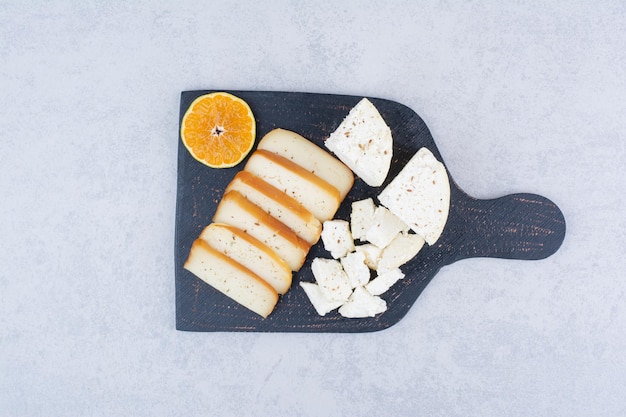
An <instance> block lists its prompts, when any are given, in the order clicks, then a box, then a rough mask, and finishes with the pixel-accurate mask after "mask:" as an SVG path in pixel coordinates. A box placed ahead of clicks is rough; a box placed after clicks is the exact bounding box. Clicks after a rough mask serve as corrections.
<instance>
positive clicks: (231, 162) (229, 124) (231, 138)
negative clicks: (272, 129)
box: [180, 92, 256, 168]
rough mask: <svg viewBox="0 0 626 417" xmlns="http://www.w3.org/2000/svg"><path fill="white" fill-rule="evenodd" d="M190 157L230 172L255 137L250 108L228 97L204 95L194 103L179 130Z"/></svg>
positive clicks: (246, 152) (234, 97) (222, 93)
mask: <svg viewBox="0 0 626 417" xmlns="http://www.w3.org/2000/svg"><path fill="white" fill-rule="evenodd" d="M180 137H181V139H182V141H183V144H184V145H185V147H186V148H187V150H188V151H189V153H190V154H191V155H192V156H193V157H194V158H195V159H196V160H197V161H199V162H201V163H203V164H205V165H207V166H210V167H211V168H229V167H232V166H235V165H237V164H238V163H239V162H241V161H243V159H244V158H245V157H246V155H248V153H249V152H250V150H251V149H252V146H253V145H254V140H255V137H256V123H255V120H254V115H253V114H252V110H250V106H248V104H247V103H246V102H245V101H243V100H242V99H240V98H239V97H236V96H234V95H232V94H229V93H224V92H219V93H211V94H205V95H202V96H200V97H198V98H197V99H195V100H194V101H193V103H191V105H190V106H189V108H188V109H187V112H185V115H184V116H183V120H182V123H181V127H180Z"/></svg>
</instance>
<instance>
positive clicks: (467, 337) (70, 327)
mask: <svg viewBox="0 0 626 417" xmlns="http://www.w3.org/2000/svg"><path fill="white" fill-rule="evenodd" d="M127 3H128V4H127ZM200 3H201V2H196V1H183V2H165V1H163V2H161V1H144V2H141V1H137V2H118V1H115V2H105V1H101V2H97V1H90V2H69V1H67V2H64V1H52V2H40V1H32V2H22V1H17V0H9V1H3V2H2V5H1V7H0V9H1V10H0V193H1V196H0V217H1V219H2V220H1V221H0V237H1V238H2V242H3V243H2V251H1V252H0V416H7V417H8V416H12V417H18V416H112V415H129V416H131V415H132V416H151V417H153V416H185V417H189V416H200V415H202V416H235V415H239V416H321V415H323V416H347V415H376V416H382V415H393V416H447V417H449V416H483V417H485V416H494V417H496V416H497V417H501V416H519V417H527V416H550V417H554V416H568V417H573V416H580V417H587V416H601V417H623V416H624V415H626V396H625V395H624V391H623V386H624V383H625V382H626V354H625V352H626V303H625V301H626V261H625V260H624V253H625V252H626V232H625V230H626V215H625V214H624V205H625V203H626V198H625V197H624V190H625V186H624V182H625V180H626V168H625V166H624V165H625V164H626V117H625V116H626V5H625V3H624V2H623V1H575V2H566V1H552V2H542V1H536V2H500V1H486V2H479V1H467V2H445V1H441V2H431V1H427V2H413V1H369V2H365V1H362V2H357V1H343V2H334V1H310V2H305V1H272V2H252V1H250V2H243V1H239V2H234V1H212V2H205V4H200ZM203 88H218V89H255V90H286V91H308V92H322V93H341V94H354V95H369V96H377V97H383V98H387V99H391V100H395V101H399V102H401V103H403V104H406V105H407V106H409V107H411V108H412V109H414V110H415V111H417V112H418V113H419V114H420V115H421V116H422V117H423V118H424V119H425V121H426V123H427V124H428V126H429V127H430V129H431V131H432V133H433V136H434V137H435V140H436V142H437V145H438V147H439V150H440V151H441V153H442V155H443V156H444V158H445V160H446V163H447V165H448V167H449V169H450V171H451V172H452V174H453V176H454V178H455V179H456V180H457V181H458V182H459V185H460V186H461V187H462V188H463V189H464V190H465V191H467V192H468V193H470V194H472V195H474V196H476V197H480V198H489V197H497V196H500V195H503V194H508V193H512V192H534V193H537V194H541V195H545V196H547V197H549V198H551V199H552V200H553V201H555V202H556V203H557V204H558V205H559V207H560V208H561V209H562V210H563V212H564V214H565V217H566V219H567V222H568V232H567V233H568V234H567V236H566V239H565V242H564V244H563V246H562V247H561V250H560V251H559V252H557V254H555V255H554V256H552V257H550V258H548V259H546V260H543V261H535V262H530V261H508V260H497V259H474V260H466V261H463V262H459V263H457V264H454V265H452V266H449V267H446V268H444V269H443V270H441V272H440V273H439V274H438V275H437V277H436V278H435V279H434V281H433V282H432V283H431V284H430V285H429V286H428V287H427V289H426V291H425V292H424V293H423V294H422V295H421V296H420V298H419V299H418V301H417V303H416V304H415V305H414V306H413V308H412V309H411V311H410V312H409V314H408V315H407V316H406V317H405V318H404V319H403V320H402V321H400V323H398V324H397V325H395V326H394V327H392V328H390V329H388V330H385V331H382V332H378V333H370V334H341V335H336V334H258V333H237V334H234V333H208V334H207V333H185V332H178V331H176V330H175V321H174V319H175V316H174V264H173V254H174V248H173V242H174V209H175V197H176V193H175V192H176V151H177V128H178V105H179V98H180V92H181V91H183V90H193V89H203Z"/></svg>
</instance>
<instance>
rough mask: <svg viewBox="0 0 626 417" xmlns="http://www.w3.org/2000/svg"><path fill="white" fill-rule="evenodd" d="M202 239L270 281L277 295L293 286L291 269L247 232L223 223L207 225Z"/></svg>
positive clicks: (201, 236)
mask: <svg viewBox="0 0 626 417" xmlns="http://www.w3.org/2000/svg"><path fill="white" fill-rule="evenodd" d="M200 238H201V239H202V240H204V241H205V242H207V243H208V244H209V245H210V246H211V247H212V248H213V249H215V250H217V251H218V252H220V253H222V254H224V255H226V256H228V257H229V258H230V259H232V260H233V261H235V262H237V263H239V264H241V265H242V266H244V267H246V268H248V269H249V270H250V271H252V272H254V273H255V274H256V275H258V276H259V277H260V278H261V279H263V280H264V281H265V282H267V283H268V284H270V285H271V286H272V287H273V288H274V289H275V290H276V292H277V293H278V294H284V293H286V292H287V290H288V289H289V287H290V286H291V269H290V268H289V265H287V263H286V262H285V261H284V260H282V259H281V258H280V257H279V256H278V255H276V252H274V251H273V250H271V249H270V248H268V247H267V246H266V245H264V244H263V243H262V242H261V241H259V240H258V239H255V238H253V237H252V236H250V235H249V234H247V233H244V232H243V231H241V230H239V229H237V228H236V227H232V226H228V225H226V224H221V223H211V224H210V225H208V226H207V227H205V228H204V230H203V231H202V233H201V234H200Z"/></svg>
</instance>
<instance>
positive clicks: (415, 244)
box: [378, 233, 424, 270]
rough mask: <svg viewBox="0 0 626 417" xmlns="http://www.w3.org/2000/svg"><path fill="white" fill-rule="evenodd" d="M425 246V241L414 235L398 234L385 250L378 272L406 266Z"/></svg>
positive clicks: (381, 256)
mask: <svg viewBox="0 0 626 417" xmlns="http://www.w3.org/2000/svg"><path fill="white" fill-rule="evenodd" d="M423 246H424V239H422V237H421V236H420V235H416V234H414V233H400V234H398V235H397V236H396V237H395V238H394V239H393V240H392V241H391V243H390V244H389V245H387V247H386V248H385V249H383V252H382V254H381V255H380V259H379V261H378V270H389V269H394V268H397V267H399V266H402V265H404V264H405V263H407V262H408V261H410V260H411V259H413V257H415V255H417V253H418V252H419V251H420V250H421V249H422V247H423Z"/></svg>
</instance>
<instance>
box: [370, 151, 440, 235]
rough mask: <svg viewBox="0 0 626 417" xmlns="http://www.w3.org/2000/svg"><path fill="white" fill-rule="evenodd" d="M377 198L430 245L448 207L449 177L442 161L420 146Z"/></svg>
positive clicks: (438, 233)
mask: <svg viewBox="0 0 626 417" xmlns="http://www.w3.org/2000/svg"><path fill="white" fill-rule="evenodd" d="M378 199H379V200H380V202H381V203H382V204H383V205H384V206H385V207H387V208H388V209H389V210H391V211H392V212H393V213H394V214H395V215H396V216H398V217H399V218H401V219H402V220H403V221H404V222H405V223H406V224H408V225H409V226H410V227H411V229H412V230H413V231H414V232H415V233H417V234H418V235H420V236H422V237H423V238H424V240H426V242H427V243H428V244H429V245H433V244H434V243H435V242H436V241H437V239H439V236H440V235H441V233H442V232H443V229H444V227H445V225H446V222H447V219H448V212H449V210H450V181H449V179H448V174H447V172H446V168H445V167H444V165H443V164H442V163H441V162H439V161H437V159H436V158H435V156H434V155H433V154H432V153H431V152H430V151H429V150H428V149H426V148H421V149H420V150H419V151H417V153H416V154H415V155H414V156H413V157H412V158H411V159H410V160H409V162H407V164H406V165H405V166H404V168H402V171H400V173H399V174H398V175H397V176H396V177H395V178H394V179H393V180H392V181H391V182H390V183H389V185H387V187H385V189H384V190H383V191H382V192H381V193H380V195H379V196H378Z"/></svg>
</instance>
